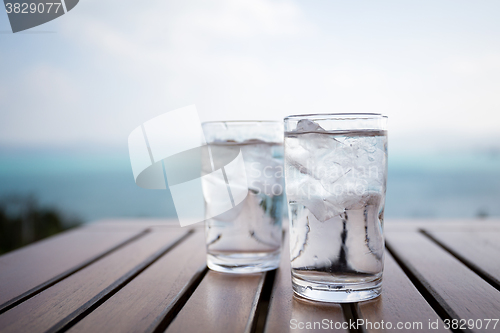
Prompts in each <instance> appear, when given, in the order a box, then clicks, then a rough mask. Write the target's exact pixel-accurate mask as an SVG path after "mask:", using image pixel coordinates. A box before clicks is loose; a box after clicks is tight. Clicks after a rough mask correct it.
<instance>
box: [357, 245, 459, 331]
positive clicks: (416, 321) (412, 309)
mask: <svg viewBox="0 0 500 333" xmlns="http://www.w3.org/2000/svg"><path fill="white" fill-rule="evenodd" d="M358 313H359V315H360V318H361V319H363V320H364V321H365V325H364V328H365V330H366V331H367V332H390V331H393V330H396V329H397V328H398V325H402V326H401V327H402V328H404V331H405V332H425V331H429V330H430V329H429V322H432V323H433V325H434V324H435V323H436V321H437V324H436V325H437V329H432V332H449V331H448V330H446V329H445V328H444V325H443V322H442V320H441V319H440V318H439V316H438V315H437V314H436V313H435V312H434V310H433V309H432V308H431V307H430V305H429V304H428V303H427V301H426V300H425V299H424V298H423V297H422V295H420V293H419V292H418V290H417V289H416V288H415V286H413V284H412V283H411V281H410V280H409V279H408V277H407V276H406V275H405V273H404V272H403V270H402V269H401V268H400V267H399V266H398V264H397V263H396V261H395V260H394V258H393V257H392V256H391V255H390V253H388V252H387V251H386V253H385V267H384V276H383V287H382V295H380V296H379V297H377V298H375V299H372V300H369V301H366V302H360V303H358ZM367 322H370V323H371V324H368V323H367ZM382 322H383V323H384V325H381V323H382ZM400 323H401V324H400ZM388 325H390V327H388ZM404 325H409V326H407V327H406V328H405V326H404ZM377 328H378V329H377ZM391 328H392V329H391Z"/></svg>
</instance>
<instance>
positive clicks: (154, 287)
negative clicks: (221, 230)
mask: <svg viewBox="0 0 500 333" xmlns="http://www.w3.org/2000/svg"><path fill="white" fill-rule="evenodd" d="M200 268H201V269H202V270H203V269H205V268H206V251H205V235H204V233H203V232H202V231H199V232H197V233H196V234H195V235H192V236H190V237H189V238H188V239H186V240H185V241H184V242H182V243H181V244H180V245H179V246H177V247H175V248H174V249H172V250H171V251H170V252H169V253H167V254H166V255H165V256H163V257H162V258H160V259H159V260H158V261H157V262H155V263H154V264H153V265H151V266H150V267H148V268H147V269H146V270H145V271H144V272H142V273H141V274H140V275H139V276H138V277H137V278H135V279H134V280H133V281H131V282H130V283H129V284H127V285H126V286H125V287H124V288H123V289H121V290H120V291H119V292H118V293H116V294H115V295H113V297H111V298H110V299H109V300H107V301H106V302H105V303H104V304H102V305H101V306H100V307H99V308H97V309H96V310H95V311H93V312H92V313H91V314H89V315H88V316H87V317H85V318H84V319H83V320H82V321H80V322H78V323H77V324H76V325H75V326H73V327H72V328H71V329H70V330H69V332H72V333H76V332H108V333H112V332H146V331H153V330H154V329H155V328H156V327H157V326H158V325H159V324H160V323H161V322H162V320H163V318H164V317H165V316H169V315H170V316H171V315H172V314H171V311H172V310H173V308H174V305H175V302H176V301H178V300H179V299H180V298H181V297H182V293H183V292H185V291H186V289H187V288H189V286H190V282H191V279H192V278H193V277H195V276H196V275H197V274H200V273H201V272H200Z"/></svg>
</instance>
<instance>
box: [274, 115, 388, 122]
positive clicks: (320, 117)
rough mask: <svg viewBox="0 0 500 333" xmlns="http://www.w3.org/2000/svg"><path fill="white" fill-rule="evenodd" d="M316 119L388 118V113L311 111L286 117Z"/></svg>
mask: <svg viewBox="0 0 500 333" xmlns="http://www.w3.org/2000/svg"><path fill="white" fill-rule="evenodd" d="M301 118H304V119H307V118H310V119H314V120H333V119H337V120H344V119H345V120H347V119H387V118H388V117H387V116H386V115H383V114H381V113H311V114H296V115H290V116H288V117H286V118H285V119H284V121H287V120H298V119H301Z"/></svg>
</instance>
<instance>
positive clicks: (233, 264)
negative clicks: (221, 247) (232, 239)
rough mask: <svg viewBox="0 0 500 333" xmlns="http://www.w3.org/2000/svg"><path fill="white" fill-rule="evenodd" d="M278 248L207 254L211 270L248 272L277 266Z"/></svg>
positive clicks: (237, 272) (262, 270)
mask: <svg viewBox="0 0 500 333" xmlns="http://www.w3.org/2000/svg"><path fill="white" fill-rule="evenodd" d="M280 252H281V251H280V250H278V251H274V252H265V253H231V254H225V253H224V254H221V253H218V254H213V253H208V254H207V266H208V268H210V269H211V270H214V271H217V272H223V273H232V274H250V273H259V272H265V271H270V270H273V269H276V268H278V267H279V263H280Z"/></svg>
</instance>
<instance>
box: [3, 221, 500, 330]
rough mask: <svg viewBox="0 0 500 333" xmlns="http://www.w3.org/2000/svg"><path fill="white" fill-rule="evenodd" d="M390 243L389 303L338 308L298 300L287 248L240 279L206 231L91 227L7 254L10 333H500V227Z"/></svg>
mask: <svg viewBox="0 0 500 333" xmlns="http://www.w3.org/2000/svg"><path fill="white" fill-rule="evenodd" d="M385 234H386V244H387V250H388V251H386V260H385V271H384V280H383V281H384V287H383V292H382V295H381V296H380V297H378V298H377V299H374V300H371V301H367V302H360V303H351V304H343V305H339V304H324V303H313V302H308V301H304V300H300V299H297V298H295V297H294V296H293V292H292V288H291V281H290V264H289V255H288V247H287V246H285V249H284V253H283V256H282V260H281V266H280V268H279V269H278V270H276V271H272V272H267V273H262V274H253V275H246V276H235V275H227V274H221V273H217V272H213V271H209V270H208V269H207V268H206V266H205V246H204V243H205V242H204V230H203V228H202V227H201V226H198V225H195V226H192V227H186V228H180V227H178V226H177V223H175V221H160V220H128V221H123V220H122V221H103V222H100V223H95V224H91V225H87V226H84V227H80V228H78V229H75V230H71V231H68V232H65V233H62V234H60V235H57V236H55V237H51V238H49V239H47V240H43V241H40V242H38V243H35V244H33V245H30V246H27V247H25V248H22V249H20V250H17V251H14V252H12V253H8V254H6V255H4V256H2V257H0V332H2V333H7V332H63V331H64V332H65V331H69V332H72V333H74V332H163V331H166V332H230V333H235V332H314V331H319V332H326V331H328V330H330V331H342V332H347V331H350V332H372V331H377V332H383V331H387V332H389V331H407V332H412V331H413V332H445V331H450V330H448V329H446V328H445V323H448V322H449V323H450V325H451V324H452V323H453V320H457V321H458V325H457V326H458V328H457V329H452V331H456V332H460V331H470V332H482V331H488V332H490V331H491V332H500V323H498V319H499V318H500V291H499V290H500V221H498V220H497V221H492V220H488V221H483V222H481V221H479V220H475V221H452V222H442V221H441V222H439V221H392V223H386V226H385ZM286 243H287V242H285V244H286ZM489 319H491V320H489ZM361 320H363V325H361ZM488 320H489V321H488ZM382 321H383V323H382ZM464 322H465V323H466V324H465V326H464V325H462V323H464ZM356 323H359V324H360V325H352V324H356ZM389 323H390V325H391V326H392V330H391V329H388V325H389ZM430 324H432V328H434V327H436V329H430V328H429V325H430ZM486 324H488V329H487V330H485V327H486ZM495 324H496V327H495V328H493V327H494V326H495ZM397 325H399V326H397ZM401 325H402V326H403V329H401V330H398V329H397V328H398V327H401ZM346 326H348V327H346ZM460 326H462V329H460ZM479 326H482V327H481V328H480V327H479ZM382 327H383V328H382ZM405 327H406V329H404V328H405ZM377 328H378V329H377Z"/></svg>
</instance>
